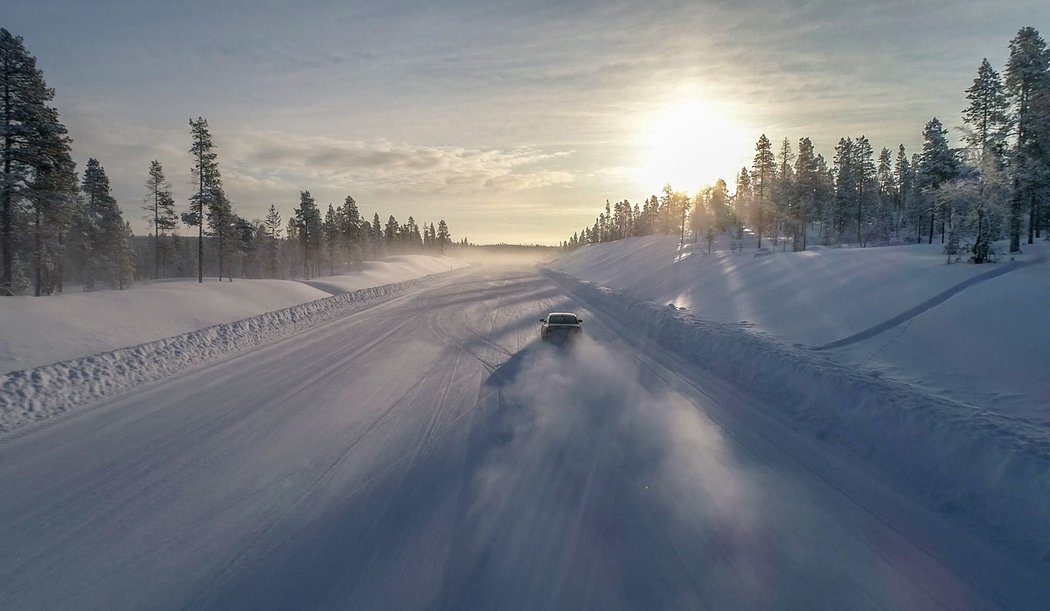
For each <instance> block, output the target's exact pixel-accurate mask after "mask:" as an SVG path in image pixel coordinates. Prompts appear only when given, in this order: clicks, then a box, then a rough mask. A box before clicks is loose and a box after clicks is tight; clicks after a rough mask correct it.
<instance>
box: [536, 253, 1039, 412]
mask: <svg viewBox="0 0 1050 611" xmlns="http://www.w3.org/2000/svg"><path fill="white" fill-rule="evenodd" d="M941 249H942V246H941V245H940V244H933V245H908V246H888V247H879V248H821V247H811V249H810V250H808V251H806V252H800V253H793V252H790V248H789V251H788V252H780V251H773V250H771V249H767V250H764V251H756V250H755V249H754V248H753V247H751V248H745V249H744V250H743V251H736V250H730V247H729V243H728V242H719V243H716V244H715V248H714V251H713V252H712V253H711V254H707V253H706V245H704V244H699V245H687V247H686V248H685V249H681V250H680V249H679V248H678V241H677V240H676V239H673V238H668V237H664V236H650V237H645V238H632V239H627V240H621V241H618V242H612V243H608V244H602V245H593V246H588V247H586V248H582V249H580V250H577V251H575V252H573V253H570V254H568V255H566V256H564V257H562V258H560V259H558V260H556V261H555V262H553V263H552V264H551V268H553V269H555V270H558V271H561V272H564V273H567V274H570V275H571V276H574V277H576V278H579V279H582V280H587V281H592V282H595V283H598V284H600V285H603V286H608V287H612V288H616V289H620V290H623V291H625V292H627V293H629V294H631V295H634V296H637V297H640V298H643V299H646V300H651V301H655V302H657V303H663V304H668V303H670V304H674V305H676V306H677V307H680V308H685V309H686V310H687V311H688V312H690V313H691V314H694V315H695V316H697V317H699V318H701V319H704V320H708V321H715V322H725V323H738V324H740V325H741V326H743V327H746V328H747V329H748V330H749V331H750V332H751V333H755V334H760V335H766V336H770V337H772V338H775V339H776V340H778V341H780V342H783V343H786V344H794V345H798V346H802V347H807V348H810V349H817V350H812V352H814V353H815V354H821V355H823V356H824V357H826V358H829V359H832V360H835V361H837V362H840V363H848V364H850V365H852V366H855V367H858V368H861V369H863V370H864V371H868V372H870V373H872V374H873V375H881V376H886V377H892V378H895V379H899V380H902V381H904V382H907V383H909V384H913V385H916V386H919V387H921V388H923V389H925V390H927V391H930V392H933V393H935V394H937V395H939V396H942V397H947V398H951V399H954V400H957V401H962V402H965V403H967V404H970V405H973V406H976V407H979V408H980V409H982V410H987V411H991V412H994V413H997V414H1001V415H1006V416H1010V417H1016V418H1021V419H1024V420H1026V421H1028V422H1032V423H1036V424H1039V425H1042V426H1050V378H1047V376H1046V375H1044V374H1045V372H1046V371H1050V341H1048V339H1050V332H1048V331H1047V330H1048V329H1050V308H1047V307H1045V305H1044V304H1043V302H1044V301H1045V299H1046V295H1050V263H1047V262H1046V259H1047V254H1048V253H1050V243H1046V242H1039V243H1037V244H1034V245H1032V246H1027V245H1026V246H1025V247H1024V249H1023V250H1024V252H1023V254H1021V255H1019V256H1016V257H1014V258H1013V260H1011V258H1010V257H1002V258H1001V259H1000V261H999V262H998V263H994V264H987V265H972V264H967V263H954V264H951V265H948V264H946V258H945V256H944V255H942V254H941ZM829 344H830V346H829Z"/></svg>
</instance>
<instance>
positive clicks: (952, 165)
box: [916, 117, 958, 244]
mask: <svg viewBox="0 0 1050 611" xmlns="http://www.w3.org/2000/svg"><path fill="white" fill-rule="evenodd" d="M922 141H923V142H922V153H921V154H920V155H919V167H918V168H917V169H916V188H917V189H918V191H919V193H920V196H921V197H922V198H923V199H924V200H925V201H926V203H927V205H928V208H927V210H928V214H929V220H930V233H929V239H928V241H927V243H928V244H932V243H933V234H934V232H935V222H936V219H937V216H938V214H939V215H940V217H941V222H942V225H941V228H942V230H941V240H942V242H943V240H944V227H945V223H946V222H947V210H948V208H947V207H946V206H945V205H944V200H940V199H938V198H937V197H936V191H937V189H939V188H941V185H943V184H945V183H946V182H948V181H949V180H951V179H952V178H954V177H955V176H956V174H957V171H958V160H957V159H956V157H955V153H954V152H952V150H951V148H950V147H949V146H948V130H946V129H944V126H943V125H942V124H941V122H940V120H938V119H937V117H934V118H932V119H930V120H929V122H927V123H926V127H925V128H924V129H923V130H922Z"/></svg>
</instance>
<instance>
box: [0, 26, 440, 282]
mask: <svg viewBox="0 0 1050 611" xmlns="http://www.w3.org/2000/svg"><path fill="white" fill-rule="evenodd" d="M0 91H2V92H3V95H2V96H0V115H2V117H3V121H2V124H0V135H2V137H0V295H23V294H27V293H32V294H34V295H50V294H53V293H58V292H61V291H62V290H63V288H64V286H65V285H66V284H67V283H76V284H80V285H83V287H84V289H85V290H93V289H96V288H102V287H109V288H118V289H122V288H126V287H128V286H130V285H131V283H132V282H133V281H135V280H136V279H141V278H162V277H193V276H196V277H197V278H198V280H199V281H203V279H204V276H205V275H206V274H207V275H208V276H213V277H219V278H220V279H221V278H228V279H231V280H232V279H233V278H239V277H248V278H288V277H300V276H305V277H311V276H317V275H320V274H334V273H338V272H342V271H346V270H348V269H352V268H353V267H355V266H359V265H360V264H361V262H362V261H364V260H366V259H370V258H376V257H380V256H383V255H387V254H395V253H421V252H428V253H439V254H440V253H444V252H445V249H446V248H447V247H448V246H449V245H451V243H452V236H451V233H450V232H449V228H448V225H447V224H446V223H445V221H444V220H441V221H439V222H438V223H437V225H435V224H434V223H432V222H431V223H423V224H419V223H417V221H416V220H415V219H414V218H413V217H411V216H410V217H408V220H407V221H406V222H405V223H400V222H399V221H398V220H397V219H396V218H394V216H393V215H391V216H389V217H388V218H387V220H386V221H385V222H382V221H381V220H380V217H379V214H378V213H374V214H373V216H372V218H371V219H367V218H363V217H362V216H361V214H360V213H359V211H358V208H357V202H356V201H355V200H354V198H353V197H351V196H349V195H348V196H347V197H346V199H345V200H344V201H343V202H342V204H341V205H340V206H339V207H335V206H334V205H332V204H329V206H328V209H327V210H326V211H322V210H321V209H320V208H318V206H317V204H316V202H315V201H314V198H313V197H312V196H311V195H310V192H309V191H302V192H301V193H300V196H299V202H298V206H296V207H295V208H294V210H293V211H292V214H291V216H290V217H289V218H288V221H287V223H283V222H282V219H281V215H280V213H279V212H278V210H277V206H275V205H271V206H270V209H269V212H268V214H267V215H266V218H265V219H263V220H259V221H249V220H247V219H245V218H243V217H241V216H240V215H239V214H237V212H236V210H235V209H234V206H233V204H232V202H231V201H230V200H229V198H228V197H227V195H226V192H225V191H224V189H223V186H222V176H221V173H220V171H219V164H218V156H217V154H216V153H215V149H214V146H213V144H212V139H211V132H210V131H209V128H208V122H207V121H206V120H205V119H204V118H202V117H198V118H197V119H195V120H194V119H191V120H190V122H189V127H190V143H191V144H190V147H189V153H190V154H191V156H192V159H193V184H194V186H195V189H194V194H193V196H192V197H190V201H189V203H188V205H187V207H186V208H185V209H183V210H181V211H177V210H176V206H175V201H174V199H173V198H172V195H171V190H170V186H169V184H168V182H167V178H166V176H165V173H164V167H163V165H162V164H161V162H160V161H159V160H153V161H151V162H149V168H148V170H147V171H145V172H144V176H145V178H146V186H145V188H144V190H143V195H144V206H143V208H144V211H145V216H146V219H147V220H148V221H149V224H150V228H151V231H150V235H149V236H148V239H145V238H142V237H136V236H133V235H132V231H131V225H130V224H129V223H128V222H127V221H126V220H125V219H124V215H123V213H122V212H121V209H120V207H119V206H118V205H117V202H116V200H115V199H114V198H113V196H112V195H111V192H110V183H109V177H108V176H107V174H106V170H105V168H104V167H103V166H102V164H101V163H100V162H99V161H98V160H97V159H94V158H92V159H89V160H88V162H87V165H86V166H85V168H84V172H83V175H82V176H79V175H78V173H77V169H76V164H75V163H74V162H73V159H72V157H71V154H70V146H71V144H72V140H71V139H70V138H69V136H68V133H67V131H66V128H65V126H64V125H63V124H62V123H61V122H60V121H59V115H58V111H57V110H56V109H55V108H53V107H52V106H50V102H51V100H52V99H54V90H52V89H50V88H48V87H47V85H46V84H45V82H44V76H43V73H42V72H41V71H40V70H39V69H38V68H37V67H36V58H34V57H33V56H32V55H30V54H29V53H28V52H27V51H26V49H25V46H24V45H23V41H22V38H21V37H20V36H15V35H13V34H11V33H10V32H8V31H7V30H6V29H2V28H0ZM144 166H145V163H144ZM144 170H145V167H144ZM180 221H181V224H182V225H184V226H186V227H189V228H191V231H192V233H193V234H195V235H192V236H180V235H178V227H179V225H180Z"/></svg>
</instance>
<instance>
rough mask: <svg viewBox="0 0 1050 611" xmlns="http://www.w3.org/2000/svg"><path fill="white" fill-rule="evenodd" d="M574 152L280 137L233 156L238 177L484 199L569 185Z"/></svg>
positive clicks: (242, 147) (246, 144) (243, 142)
mask: <svg viewBox="0 0 1050 611" xmlns="http://www.w3.org/2000/svg"><path fill="white" fill-rule="evenodd" d="M569 155H570V152H568V151H557V152H544V151H540V150H538V149H534V148H529V147H517V148H511V149H507V150H500V149H487V150H486V149H467V148H462V147H433V146H419V145H411V144H403V143H400V144H399V143H392V142H387V141H376V142H361V141H349V140H337V139H334V138H304V137H291V138H290V137H288V136H286V135H283V134H279V133H271V134H265V135H253V136H247V137H244V138H241V139H239V140H238V144H237V145H236V147H235V149H234V150H233V151H232V156H233V157H234V159H236V160H237V161H236V162H235V166H236V168H237V172H238V174H241V175H245V176H249V177H251V178H253V179H256V180H263V179H266V178H270V179H274V178H280V179H282V180H284V181H286V182H294V183H295V184H310V183H311V182H315V181H324V182H325V183H326V184H329V185H342V186H344V187H346V188H348V189H365V190H368V191H386V192H392V193H402V194H406V193H407V194H425V193H435V192H437V193H445V194H448V193H453V194H477V193H480V192H491V191H498V192H505V191H527V190H531V189H542V188H545V187H551V186H555V185H566V184H569V183H571V182H572V181H573V174H572V173H571V172H569V171H566V170H563V169H558V168H557V167H551V166H557V165H558V164H560V162H561V160H562V159H563V158H566V157H568V156H569Z"/></svg>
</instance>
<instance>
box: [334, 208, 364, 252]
mask: <svg viewBox="0 0 1050 611" xmlns="http://www.w3.org/2000/svg"><path fill="white" fill-rule="evenodd" d="M339 221H340V223H341V224H342V229H341V232H340V233H341V235H340V239H341V241H342V243H343V245H344V246H345V247H346V260H347V261H349V262H353V263H355V264H360V261H361V258H362V254H361V248H362V242H363V240H362V231H361V227H362V219H361V213H360V212H359V211H358V209H357V202H356V201H354V198H353V197H351V196H349V195H347V196H346V199H345V200H343V207H342V208H341V209H340V210H339Z"/></svg>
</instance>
